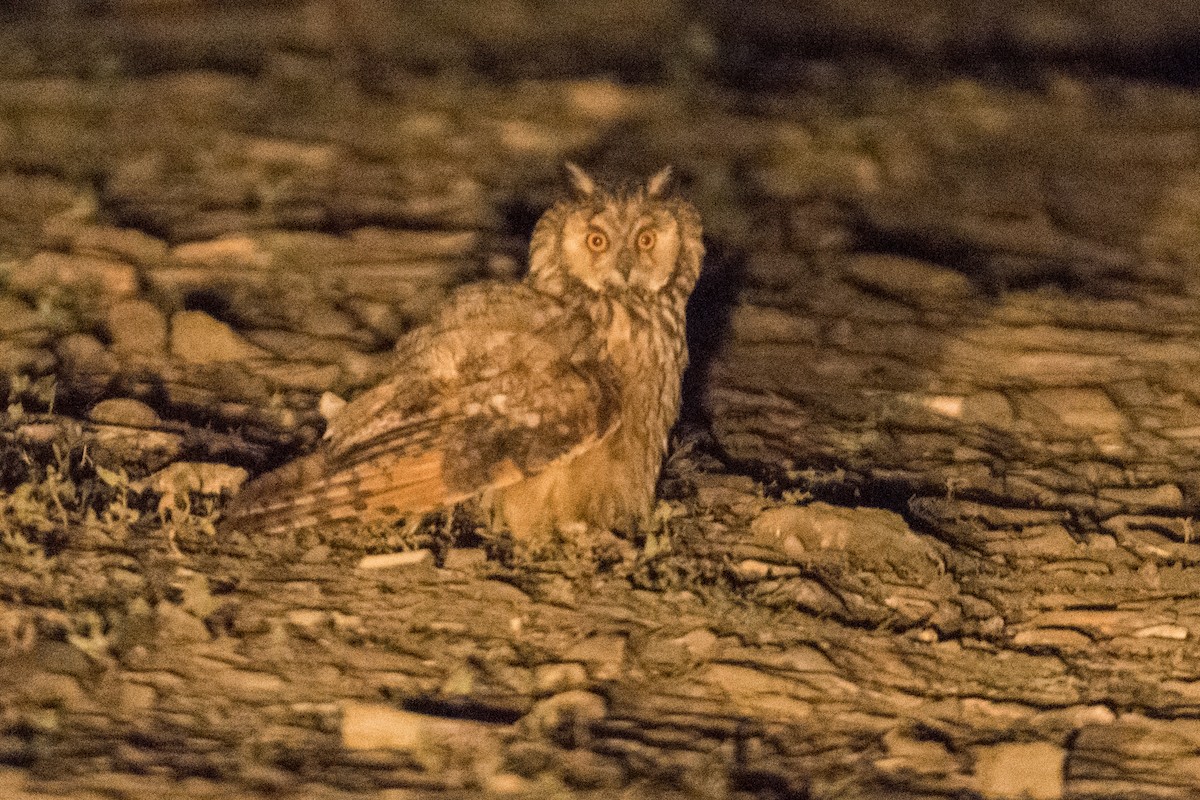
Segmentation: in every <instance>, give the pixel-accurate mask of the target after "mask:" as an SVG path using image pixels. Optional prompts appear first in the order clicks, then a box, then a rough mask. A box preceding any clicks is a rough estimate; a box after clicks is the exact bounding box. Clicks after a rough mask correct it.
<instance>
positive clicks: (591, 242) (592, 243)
mask: <svg viewBox="0 0 1200 800" xmlns="http://www.w3.org/2000/svg"><path fill="white" fill-rule="evenodd" d="M586 241H587V248H588V250H591V251H592V252H593V253H603V252H604V251H605V250H607V249H608V237H607V236H605V235H604V234H603V233H601V232H600V231H592V232H591V233H589V234H588V235H587V239H586Z"/></svg>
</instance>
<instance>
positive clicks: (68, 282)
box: [8, 253, 138, 297]
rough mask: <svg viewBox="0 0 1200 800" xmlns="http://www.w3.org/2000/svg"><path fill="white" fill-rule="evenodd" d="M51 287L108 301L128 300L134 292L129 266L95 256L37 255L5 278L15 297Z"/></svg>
mask: <svg viewBox="0 0 1200 800" xmlns="http://www.w3.org/2000/svg"><path fill="white" fill-rule="evenodd" d="M51 286H68V287H71V288H73V289H79V290H83V291H88V292H98V293H100V294H101V295H105V296H109V297H128V296H129V295H132V294H135V293H136V292H137V290H138V283H137V273H136V272H135V271H134V269H133V267H132V266H130V265H129V264H124V263H122V262H120V261H113V260H110V259H107V258H96V257H95V256H81V255H66V254H63V253H38V254H37V255H35V256H34V257H33V258H31V259H29V262H28V263H26V264H24V265H23V266H21V267H18V268H17V269H15V270H13V271H12V273H11V274H10V275H9V283H8V288H9V289H10V290H11V291H14V292H17V293H19V294H36V293H38V292H39V291H41V290H43V289H46V288H48V287H51Z"/></svg>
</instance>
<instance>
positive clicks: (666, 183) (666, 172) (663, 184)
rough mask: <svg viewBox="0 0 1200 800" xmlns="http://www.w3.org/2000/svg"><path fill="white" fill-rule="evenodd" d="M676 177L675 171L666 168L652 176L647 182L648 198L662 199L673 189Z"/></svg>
mask: <svg viewBox="0 0 1200 800" xmlns="http://www.w3.org/2000/svg"><path fill="white" fill-rule="evenodd" d="M674 176H675V170H673V169H671V167H669V166H666V167H663V168H662V169H660V170H659V171H658V172H656V173H654V174H653V175H651V176H650V179H649V180H648V181H646V196H647V197H650V198H654V199H657V198H660V197H662V196H663V195H664V194H666V193H667V191H668V190H669V189H670V188H671V183H672V178H673V177H674Z"/></svg>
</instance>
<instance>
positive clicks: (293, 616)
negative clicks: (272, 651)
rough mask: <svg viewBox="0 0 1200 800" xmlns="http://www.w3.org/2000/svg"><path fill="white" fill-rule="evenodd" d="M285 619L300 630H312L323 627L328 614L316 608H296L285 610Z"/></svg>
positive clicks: (327, 619) (326, 621) (327, 620)
mask: <svg viewBox="0 0 1200 800" xmlns="http://www.w3.org/2000/svg"><path fill="white" fill-rule="evenodd" d="M287 621H288V624H290V625H294V626H296V627H297V628H300V629H301V630H306V631H312V630H318V629H320V628H323V627H325V625H326V623H328V622H329V614H328V613H326V612H324V611H321V610H320V609H316V608H297V609H293V610H291V611H289V612H287Z"/></svg>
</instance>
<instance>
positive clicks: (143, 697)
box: [118, 683, 158, 712]
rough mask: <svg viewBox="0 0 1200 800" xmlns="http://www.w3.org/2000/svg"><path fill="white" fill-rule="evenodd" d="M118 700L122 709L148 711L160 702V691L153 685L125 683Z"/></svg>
mask: <svg viewBox="0 0 1200 800" xmlns="http://www.w3.org/2000/svg"><path fill="white" fill-rule="evenodd" d="M118 702H119V703H120V705H121V710H122V711H134V712H137V711H148V710H149V709H151V708H153V707H154V704H155V703H156V702H158V692H156V691H155V690H154V687H152V686H146V685H144V684H141V683H125V684H123V685H122V686H121V694H120V698H119V700H118Z"/></svg>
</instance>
